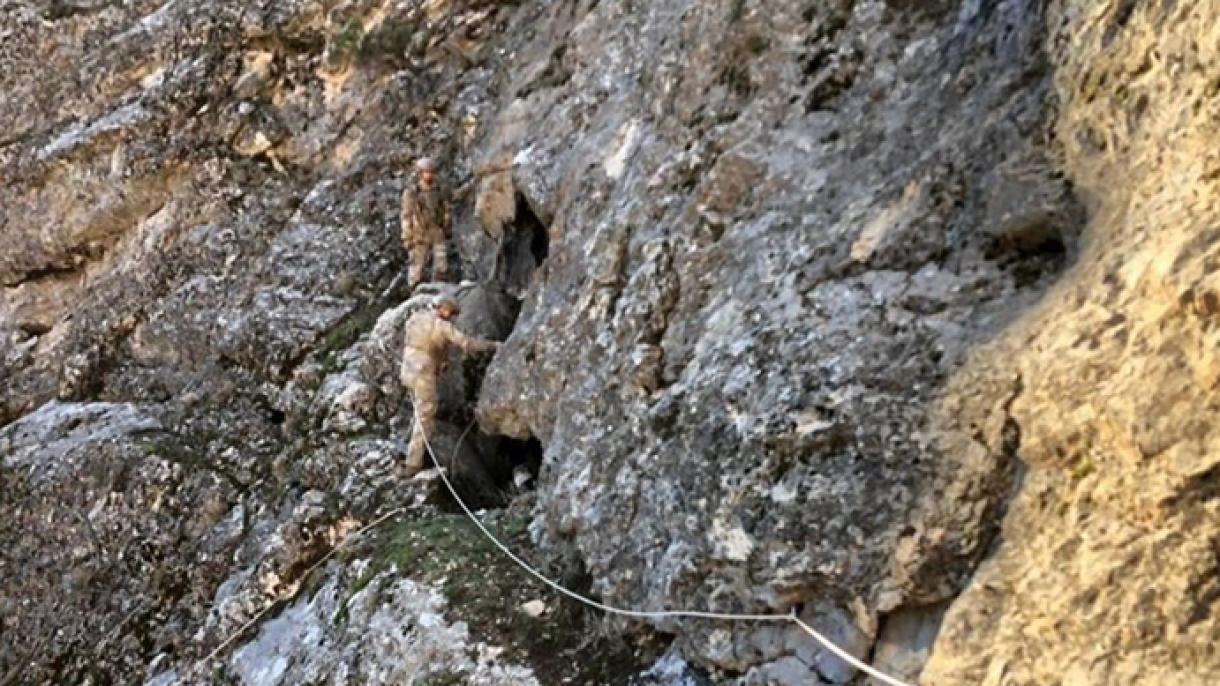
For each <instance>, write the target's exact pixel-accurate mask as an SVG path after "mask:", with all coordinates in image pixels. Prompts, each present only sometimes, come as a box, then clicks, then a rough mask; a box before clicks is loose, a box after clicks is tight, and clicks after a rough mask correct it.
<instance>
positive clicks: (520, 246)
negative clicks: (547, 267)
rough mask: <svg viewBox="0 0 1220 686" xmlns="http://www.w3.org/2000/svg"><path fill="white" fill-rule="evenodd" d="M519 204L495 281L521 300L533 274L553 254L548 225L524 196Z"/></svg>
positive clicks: (498, 256) (518, 198) (506, 235)
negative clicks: (539, 217) (551, 252)
mask: <svg viewBox="0 0 1220 686" xmlns="http://www.w3.org/2000/svg"><path fill="white" fill-rule="evenodd" d="M516 204H517V207H516V211H515V214H514V215H513V221H512V222H510V223H509V224H508V225H507V226H506V227H505V229H504V238H503V239H502V240H501V242H500V247H499V251H498V253H497V254H496V270H495V272H494V273H493V275H492V279H493V280H494V281H497V282H499V284H500V285H501V287H503V288H504V290H505V291H506V292H508V293H509V294H511V295H512V296H513V297H514V298H517V299H518V300H520V299H521V298H522V297H523V296H524V295H525V290H526V289H527V288H529V282H530V277H531V276H532V275H533V273H534V270H536V269H537V268H538V267H539V266H541V265H542V262H543V261H544V260H546V258H547V255H548V254H549V253H550V236H549V235H548V233H547V228H546V225H545V224H543V223H542V221H541V220H540V219H538V215H537V214H536V213H535V212H534V209H533V208H532V207H530V204H529V201H528V200H526V199H525V196H524V195H522V194H521V193H517V194H516Z"/></svg>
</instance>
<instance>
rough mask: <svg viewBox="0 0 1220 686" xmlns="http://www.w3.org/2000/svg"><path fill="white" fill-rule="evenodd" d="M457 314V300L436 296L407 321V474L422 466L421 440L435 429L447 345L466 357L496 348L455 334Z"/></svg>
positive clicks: (404, 376)
mask: <svg viewBox="0 0 1220 686" xmlns="http://www.w3.org/2000/svg"><path fill="white" fill-rule="evenodd" d="M458 312H459V307H458V303H457V300H455V299H454V298H452V297H450V296H440V297H438V298H437V299H436V300H435V301H434V303H433V306H432V309H423V310H420V311H419V312H416V313H415V314H413V315H411V318H410V319H408V320H407V326H406V336H405V338H406V346H405V347H404V349H403V354H402V369H401V378H402V384H403V385H404V386H406V387H407V388H408V389H410V391H411V397H412V402H414V403H415V426H414V428H413V429H412V431H411V442H410V444H409V445H408V446H407V464H406V469H407V472H408V474H415V473H417V472H419V471H420V470H421V469H423V467H424V448H425V445H424V441H425V439H427V440H431V438H432V435H433V431H434V430H435V428H436V410H437V391H436V381H437V377H438V376H439V375H440V371H441V367H442V365H443V364H444V362H445V358H446V356H447V355H448V352H449V346H451V345H453V346H457V347H459V348H461V349H462V351H463V352H465V353H467V354H470V353H476V352H495V351H496V349H497V348H499V347H500V344H499V343H496V342H495V341H485V340H482V339H479V338H471V337H470V336H467V335H466V334H464V333H462V332H461V331H459V330H458V328H457V327H456V326H454V325H453V322H452V319H453V317H454V316H456V315H457V313H458Z"/></svg>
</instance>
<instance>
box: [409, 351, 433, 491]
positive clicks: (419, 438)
mask: <svg viewBox="0 0 1220 686" xmlns="http://www.w3.org/2000/svg"><path fill="white" fill-rule="evenodd" d="M411 402H413V403H414V404H415V407H414V408H413V412H414V413H415V423H414V428H413V429H412V430H411V442H410V444H408V446H407V469H408V470H411V471H419V470H421V469H423V468H424V466H425V465H426V464H427V460H426V456H425V454H424V451H425V449H426V447H427V446H426V445H425V443H424V440H425V438H427V440H428V441H431V440H432V439H433V435H434V432H435V431H436V410H437V392H436V376H435V375H434V374H430V373H425V374H420V375H419V376H416V377H415V378H413V379H412V380H411Z"/></svg>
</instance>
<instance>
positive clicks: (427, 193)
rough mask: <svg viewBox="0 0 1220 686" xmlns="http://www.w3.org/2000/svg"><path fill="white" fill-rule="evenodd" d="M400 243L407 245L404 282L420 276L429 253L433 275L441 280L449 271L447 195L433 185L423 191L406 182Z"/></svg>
mask: <svg viewBox="0 0 1220 686" xmlns="http://www.w3.org/2000/svg"><path fill="white" fill-rule="evenodd" d="M399 220H400V222H401V224H402V244H403V245H404V246H405V247H406V248H407V260H408V267H407V281H408V283H409V285H410V287H411V288H414V287H415V286H417V285H419V283H420V282H421V281H423V279H424V263H425V262H427V260H428V255H429V253H431V255H432V271H433V276H434V278H436V279H437V280H440V281H444V280H445V279H446V277H447V276H448V273H449V254H448V253H447V246H446V245H445V241H446V240H447V239H448V238H449V220H450V215H449V197H448V196H447V195H446V193H445V192H444V191H442V190H441V188H440V185H439V184H436V185H434V186H433V187H432V188H430V189H428V190H424V189H423V188H420V187H419V186H418V185H415V184H408V185H407V187H406V188H404V189H403V191H402V214H401V215H400V216H399Z"/></svg>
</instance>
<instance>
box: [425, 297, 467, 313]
mask: <svg viewBox="0 0 1220 686" xmlns="http://www.w3.org/2000/svg"><path fill="white" fill-rule="evenodd" d="M442 307H448V308H449V309H451V310H453V313H454V314H457V313H458V312H461V311H462V306H461V305H459V304H458V301H457V298H455V297H453V296H452V295H438V296H436V299H435V300H433V301H432V309H434V310H439V309H441V308H442Z"/></svg>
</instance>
